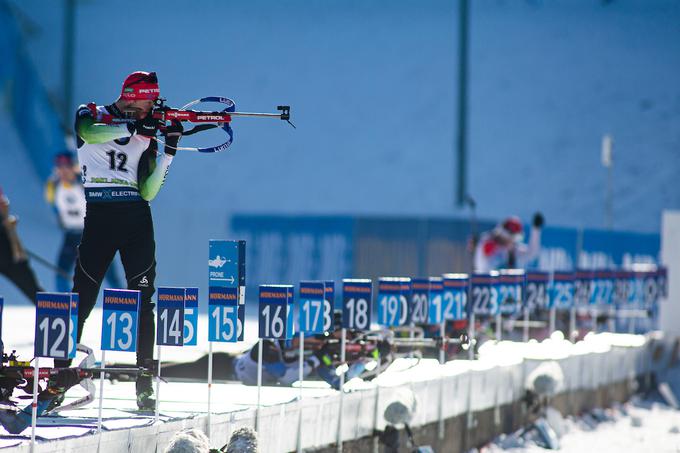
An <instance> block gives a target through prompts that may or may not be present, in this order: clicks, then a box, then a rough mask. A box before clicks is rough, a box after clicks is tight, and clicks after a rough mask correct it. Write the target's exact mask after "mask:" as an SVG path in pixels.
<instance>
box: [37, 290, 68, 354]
mask: <svg viewBox="0 0 680 453" xmlns="http://www.w3.org/2000/svg"><path fill="white" fill-rule="evenodd" d="M35 299H36V309H35V343H34V353H33V355H34V356H35V357H52V358H55V359H66V358H68V355H69V340H70V338H71V337H70V335H69V324H70V323H71V294H70V293H37V294H36V296H35Z"/></svg>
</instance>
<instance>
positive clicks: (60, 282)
mask: <svg viewBox="0 0 680 453" xmlns="http://www.w3.org/2000/svg"><path fill="white" fill-rule="evenodd" d="M81 236H82V233H81V232H72V231H68V232H66V233H64V242H63V243H62V245H61V250H60V251H59V259H58V261H57V266H58V267H59V269H61V270H63V271H64V272H66V273H67V274H70V273H71V272H73V265H74V264H75V261H76V256H77V254H78V244H79V243H80V238H81ZM71 283H72V282H70V281H69V279H67V278H66V277H64V276H63V275H60V274H57V291H59V292H60V293H65V292H68V291H70V290H71Z"/></svg>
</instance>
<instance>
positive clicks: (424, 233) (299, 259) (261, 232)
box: [231, 214, 660, 284]
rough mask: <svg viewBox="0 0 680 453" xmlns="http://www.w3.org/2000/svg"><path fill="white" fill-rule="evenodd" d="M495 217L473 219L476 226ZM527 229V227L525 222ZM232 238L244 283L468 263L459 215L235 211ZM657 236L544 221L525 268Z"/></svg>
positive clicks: (571, 264)
mask: <svg viewBox="0 0 680 453" xmlns="http://www.w3.org/2000/svg"><path fill="white" fill-rule="evenodd" d="M494 224H495V222H489V221H480V222H478V224H477V225H476V228H477V231H478V232H479V231H485V230H488V229H490V228H493V226H494ZM526 229H527V231H528V229H529V227H528V226H527V227H526ZM231 233H232V235H233V237H234V238H238V239H245V240H246V241H247V244H248V245H247V247H246V250H247V255H248V258H247V259H248V263H249V266H248V267H249V276H248V280H247V281H248V282H249V284H255V283H266V282H293V281H300V280H305V279H312V280H313V279H335V280H339V279H340V278H350V277H364V278H374V279H375V278H378V277H381V276H386V275H406V276H427V275H441V274H443V273H447V272H468V271H469V270H470V268H471V254H470V251H469V246H468V243H469V239H470V237H471V234H472V228H471V224H470V222H469V221H468V220H466V219H441V218H434V219H430V218H377V217H375V218H372V217H350V216H285V215H250V214H238V215H234V216H233V217H232V218H231ZM659 250H660V236H659V235H658V234H642V233H630V232H619V231H602V230H592V229H575V228H562V227H546V228H544V231H543V235H542V249H541V253H540V256H539V258H538V259H537V260H536V261H535V262H534V263H531V266H530V268H532V269H539V270H573V269H575V268H577V267H579V268H584V269H602V268H610V269H614V268H620V267H624V268H625V267H629V266H630V264H632V263H633V262H638V263H640V262H644V263H658V256H659Z"/></svg>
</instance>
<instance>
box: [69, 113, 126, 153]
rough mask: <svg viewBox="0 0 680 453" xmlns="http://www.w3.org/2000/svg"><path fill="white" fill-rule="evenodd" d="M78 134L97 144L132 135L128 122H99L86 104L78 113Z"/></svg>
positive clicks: (85, 139) (87, 141)
mask: <svg viewBox="0 0 680 453" xmlns="http://www.w3.org/2000/svg"><path fill="white" fill-rule="evenodd" d="M75 129H76V134H77V135H78V137H80V138H81V139H82V140H83V141H85V143H89V144H91V145H92V144H96V143H105V142H110V141H111V140H116V139H119V138H124V137H129V136H130V135H131V132H130V129H129V128H128V125H127V123H122V124H104V123H97V122H96V121H95V118H94V117H93V116H92V112H91V111H90V109H89V108H88V107H87V106H86V105H81V106H80V107H79V108H78V112H77V113H76V125H75Z"/></svg>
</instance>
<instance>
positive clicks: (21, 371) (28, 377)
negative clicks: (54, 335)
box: [0, 344, 158, 413]
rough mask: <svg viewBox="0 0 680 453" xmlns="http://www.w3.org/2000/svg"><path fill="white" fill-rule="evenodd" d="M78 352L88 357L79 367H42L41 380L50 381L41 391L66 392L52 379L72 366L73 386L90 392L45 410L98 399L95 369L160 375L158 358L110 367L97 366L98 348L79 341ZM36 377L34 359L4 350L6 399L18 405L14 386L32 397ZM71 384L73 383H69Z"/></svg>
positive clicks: (1, 379)
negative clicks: (55, 384)
mask: <svg viewBox="0 0 680 453" xmlns="http://www.w3.org/2000/svg"><path fill="white" fill-rule="evenodd" d="M76 350H77V351H78V352H82V353H84V354H86V355H85V358H84V359H83V360H82V361H81V362H80V363H79V364H78V366H75V367H51V368H50V367H45V368H43V367H41V368H39V369H38V380H39V381H46V384H45V385H44V388H41V392H48V393H51V394H53V395H56V394H58V393H62V394H63V393H65V392H66V391H67V390H68V388H64V389H62V388H59V389H57V388H55V387H54V386H51V381H52V380H54V379H56V377H57V376H58V375H59V373H60V371H62V370H66V369H68V370H72V371H73V372H74V373H75V374H76V375H77V379H76V382H74V383H73V384H72V385H71V387H72V386H75V385H77V384H80V386H81V387H83V388H84V389H85V390H86V391H87V392H88V394H87V395H86V396H83V397H81V398H79V399H77V400H75V401H73V402H71V403H69V404H65V405H62V406H56V407H54V408H50V409H48V410H46V411H45V412H49V413H56V412H60V411H64V410H69V409H75V408H77V407H81V406H84V405H86V404H88V403H90V402H92V401H94V399H95V393H96V390H95V385H94V383H93V382H92V377H93V375H94V374H95V373H101V372H102V371H104V372H107V373H111V374H118V373H120V374H135V375H139V374H143V373H145V374H150V375H153V376H157V375H158V361H157V360H152V359H148V360H147V361H146V362H145V363H144V366H137V367H125V368H123V367H106V368H101V367H97V366H95V364H96V362H95V357H94V351H93V350H92V349H90V348H88V347H87V346H85V345H81V344H78V345H77V346H76ZM34 378H35V369H34V368H33V366H31V362H30V361H22V360H19V358H18V356H17V355H16V351H14V350H13V351H12V352H11V353H10V354H9V355H8V354H5V353H4V352H3V354H2V365H1V366H0V391H1V396H2V401H1V402H2V403H5V404H9V405H10V406H16V403H15V402H14V401H12V400H11V399H10V398H11V397H12V394H13V392H14V389H19V390H21V391H23V392H24V393H26V394H27V395H28V396H26V395H22V396H19V397H18V398H19V399H28V398H32V393H33V391H32V388H33V379H34ZM69 388H70V387H69Z"/></svg>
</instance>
